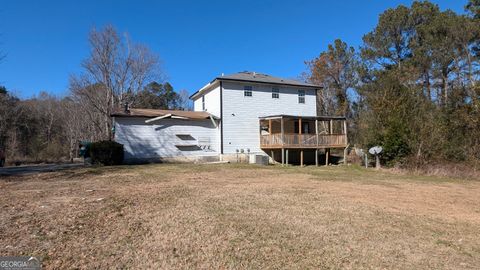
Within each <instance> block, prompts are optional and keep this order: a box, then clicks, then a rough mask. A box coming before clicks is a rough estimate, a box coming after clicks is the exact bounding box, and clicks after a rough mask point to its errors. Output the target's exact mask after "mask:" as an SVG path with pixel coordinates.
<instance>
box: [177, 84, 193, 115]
mask: <svg viewBox="0 0 480 270" xmlns="http://www.w3.org/2000/svg"><path fill="white" fill-rule="evenodd" d="M178 107H180V108H181V109H182V110H186V111H191V110H193V104H192V100H190V94H189V93H188V91H187V90H186V89H182V90H180V92H178Z"/></svg>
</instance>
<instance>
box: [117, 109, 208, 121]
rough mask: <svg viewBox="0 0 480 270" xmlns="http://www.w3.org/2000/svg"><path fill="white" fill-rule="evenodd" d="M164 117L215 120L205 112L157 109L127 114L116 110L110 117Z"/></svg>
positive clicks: (138, 110) (139, 110)
mask: <svg viewBox="0 0 480 270" xmlns="http://www.w3.org/2000/svg"><path fill="white" fill-rule="evenodd" d="M165 115H172V116H178V117H182V118H188V119H194V120H202V119H209V118H210V116H212V117H213V118H216V117H214V116H213V115H211V114H209V113H207V112H194V111H180V110H157V109H133V108H132V109H130V110H129V112H125V111H124V110H117V111H115V112H114V113H112V116H115V117H147V118H154V117H159V116H165Z"/></svg>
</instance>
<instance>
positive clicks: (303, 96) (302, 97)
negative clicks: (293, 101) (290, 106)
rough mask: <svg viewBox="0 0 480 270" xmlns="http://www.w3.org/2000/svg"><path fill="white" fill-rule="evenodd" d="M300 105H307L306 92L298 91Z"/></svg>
mask: <svg viewBox="0 0 480 270" xmlns="http://www.w3.org/2000/svg"><path fill="white" fill-rule="evenodd" d="M298 103H305V90H298Z"/></svg>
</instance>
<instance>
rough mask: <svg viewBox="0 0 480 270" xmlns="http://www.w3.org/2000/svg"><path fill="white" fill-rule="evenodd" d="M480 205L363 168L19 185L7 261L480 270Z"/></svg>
mask: <svg viewBox="0 0 480 270" xmlns="http://www.w3.org/2000/svg"><path fill="white" fill-rule="evenodd" d="M92 190H93V191H92ZM479 194H480V182H476V181H465V180H457V179H449V178H433V177H419V176H408V175H396V174H390V173H388V172H374V171H366V170H363V169H360V168H358V167H348V168H347V167H335V168H324V167H320V168H315V167H307V168H298V167H289V168H281V167H266V168H263V167H254V166H246V165H145V166H128V167H127V166H125V167H112V168H88V169H80V170H72V171H64V172H58V173H45V174H39V175H34V176H24V177H9V178H5V179H2V180H0V207H1V219H0V239H1V241H0V244H1V246H0V254H1V255H35V256H38V257H40V258H41V259H42V261H43V264H44V266H45V268H46V269H53V268H59V269H64V268H88V269H92V268H102V269H103V268H135V269H145V268H150V269H151V268H157V269H158V268H163V269H178V268H183V269H184V268H187V269H188V268H201V269H211V268H217V269H218V268H220V269H244V268H248V269H252V268H254V269H259V268H260V269H264V268H267V269H268V268H270V269H278V268H288V269H292V268H293V269H305V268H307V269H308V268H310V269H312V268H313V269H318V268H335V269H338V268H345V269H362V268H368V269H371V268H375V269H422V268H423V269H478V268H480V235H479V232H480V196H479Z"/></svg>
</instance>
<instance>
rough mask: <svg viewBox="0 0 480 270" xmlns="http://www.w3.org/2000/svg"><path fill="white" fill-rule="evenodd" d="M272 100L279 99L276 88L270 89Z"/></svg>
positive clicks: (278, 92)
mask: <svg viewBox="0 0 480 270" xmlns="http://www.w3.org/2000/svg"><path fill="white" fill-rule="evenodd" d="M272 98H280V90H279V89H278V88H275V87H274V88H272Z"/></svg>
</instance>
